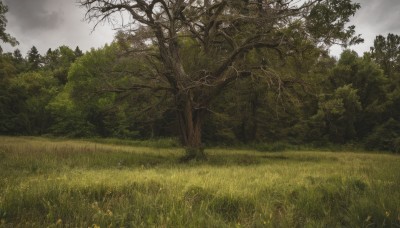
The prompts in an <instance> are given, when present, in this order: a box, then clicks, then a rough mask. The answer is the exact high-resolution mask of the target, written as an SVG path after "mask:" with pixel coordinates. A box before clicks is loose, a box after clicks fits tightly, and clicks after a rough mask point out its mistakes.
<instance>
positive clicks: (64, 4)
mask: <svg viewBox="0 0 400 228" xmlns="http://www.w3.org/2000/svg"><path fill="white" fill-rule="evenodd" d="M356 1H357V2H359V3H361V9H360V10H359V11H358V12H357V13H356V15H355V17H354V18H353V19H352V23H353V24H355V25H356V29H357V33H361V34H362V37H363V38H364V39H365V42H364V44H361V45H357V46H353V47H352V49H354V50H356V51H357V52H358V53H360V54H362V53H363V52H364V51H368V50H369V47H370V46H372V44H373V40H374V38H375V36H376V35H379V34H382V35H385V36H386V35H387V34H388V33H395V34H400V23H399V21H400V0H356ZM3 2H5V4H6V5H8V7H9V12H8V13H7V15H6V17H7V20H8V24H7V30H6V31H7V32H8V33H10V34H12V35H13V36H14V37H16V38H17V39H18V41H19V42H20V45H19V46H18V48H19V49H20V50H21V51H22V53H27V51H28V50H29V49H30V48H31V47H32V46H33V45H35V46H36V47H37V48H38V49H39V51H40V52H41V53H45V52H46V51H47V49H49V48H52V49H55V48H57V47H59V46H61V45H68V46H70V47H71V48H73V49H74V48H75V47H76V46H79V47H80V48H81V49H82V50H84V51H86V50H89V49H90V48H91V47H95V48H97V47H102V46H103V45H104V44H105V43H110V42H111V41H112V39H113V36H114V32H115V31H114V30H113V29H112V27H111V26H110V25H99V26H98V27H97V28H96V30H94V31H92V28H93V24H89V23H87V22H85V21H84V20H83V18H84V14H85V10H84V9H82V8H79V7H78V6H77V3H76V0H3ZM2 46H3V49H5V50H6V51H11V50H13V48H11V47H9V46H8V45H5V44H2ZM340 52H341V48H340V47H333V48H331V54H333V55H336V56H337V55H338V54H339V53H340Z"/></svg>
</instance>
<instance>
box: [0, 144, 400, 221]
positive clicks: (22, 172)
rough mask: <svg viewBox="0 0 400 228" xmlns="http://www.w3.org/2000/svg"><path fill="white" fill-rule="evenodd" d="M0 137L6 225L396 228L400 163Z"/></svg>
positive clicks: (1, 210) (1, 207) (374, 157)
mask: <svg viewBox="0 0 400 228" xmlns="http://www.w3.org/2000/svg"><path fill="white" fill-rule="evenodd" d="M207 153H208V155H209V160H208V161H206V162H193V163H188V164H182V163H179V162H178V161H179V157H181V156H182V155H183V154H184V151H183V150H182V149H179V148H175V147H171V148H149V147H139V146H128V145H120V144H119V145H115V144H113V145H110V144H105V143H98V142H85V141H73V140H48V139H44V138H13V137H0V170H1V172H0V227H16V226H22V227H47V226H50V227H58V226H60V227H63V226H65V227H153V226H156V227H235V226H236V227H304V226H308V227H337V226H340V227H343V226H344V227H366V226H373V227H396V226H400V200H399V199H400V157H399V156H395V155H390V154H371V153H368V154H364V153H351V152H341V153H334V152H315V151H312V152H307V151H302V152H298V151H287V152H274V153H268V152H262V153H261V152H257V151H250V150H224V149H210V150H207Z"/></svg>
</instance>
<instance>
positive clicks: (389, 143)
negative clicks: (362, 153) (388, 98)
mask: <svg viewBox="0 0 400 228" xmlns="http://www.w3.org/2000/svg"><path fill="white" fill-rule="evenodd" d="M365 148H366V149H368V150H386V151H393V152H396V153H400V122H399V121H396V120H394V119H390V120H388V121H387V122H385V123H383V124H382V125H379V126H377V127H376V128H375V129H374V130H373V132H372V133H371V135H370V136H368V137H367V139H366V143H365Z"/></svg>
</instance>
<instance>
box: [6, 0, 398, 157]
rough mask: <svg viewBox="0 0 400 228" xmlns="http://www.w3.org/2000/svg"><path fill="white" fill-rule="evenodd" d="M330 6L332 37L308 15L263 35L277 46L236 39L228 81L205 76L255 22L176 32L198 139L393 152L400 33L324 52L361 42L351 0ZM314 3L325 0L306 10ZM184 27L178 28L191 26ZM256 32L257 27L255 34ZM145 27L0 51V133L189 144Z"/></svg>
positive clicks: (10, 39) (215, 142)
mask: <svg viewBox="0 0 400 228" xmlns="http://www.w3.org/2000/svg"><path fill="white" fill-rule="evenodd" d="M82 4H84V3H82ZM332 4H337V8H338V9H335V10H340V8H339V7H350V9H351V10H350V12H345V11H341V12H328V13H331V14H333V13H335V15H336V16H334V17H333V19H331V21H328V23H331V22H333V23H336V24H332V23H331V24H329V25H325V26H331V28H335V31H337V32H336V34H333V35H332V37H323V31H314V30H315V28H313V26H314V27H315V26H319V28H320V29H324V27H323V25H319V24H318V23H319V22H318V23H317V22H315V23H314V21H313V20H317V19H318V17H319V16H320V15H318V14H315V15H314V14H311V16H309V18H307V20H304V21H303V22H302V21H301V20H298V21H294V22H292V23H291V24H290V26H288V27H284V28H282V29H281V30H282V31H279V30H277V31H275V32H274V34H272V35H271V36H273V37H272V38H269V39H273V40H274V39H276V37H278V38H279V39H281V37H285V39H287V42H286V43H285V44H283V43H284V42H283V41H280V42H281V43H282V44H281V46H282V47H280V46H276V47H272V46H271V47H269V48H257V47H256V46H255V45H253V46H251V47H249V48H247V47H245V46H242V47H239V48H238V47H236V48H238V49H240V48H242V49H245V51H243V52H241V53H240V54H238V56H235V60H234V62H230V63H227V64H228V65H229V66H228V67H227V68H226V69H222V71H223V74H230V75H231V76H228V79H227V80H226V79H224V84H222V83H220V84H218V83H219V82H218V80H219V79H218V80H217V79H215V80H214V79H210V78H212V77H216V76H212V75H209V76H207V74H208V72H212V71H217V70H220V69H216V68H217V67H218V64H219V62H224V61H226V55H227V54H226V53H229V52H232V47H234V46H238V45H245V44H240V43H239V42H241V41H242V40H245V38H246V39H247V41H251V42H253V41H252V40H251V39H256V38H257V37H246V36H249V35H248V33H249V31H252V30H254V29H257V28H254V27H251V26H250V25H249V23H253V21H243V22H240V23H242V24H240V23H239V22H236V21H234V20H233V19H232V18H227V19H226V20H229V22H230V23H231V24H232V26H237V27H243V29H241V30H240V31H239V32H232V31H230V30H229V27H227V28H223V29H222V28H221V29H220V30H221V31H222V32H220V33H219V34H217V33H216V34H215V35H213V37H209V38H207V37H205V35H204V34H200V32H197V31H195V33H194V35H192V36H183V35H182V36H181V37H180V38H177V39H176V40H175V41H174V42H176V45H177V48H176V50H178V51H179V53H180V55H181V57H180V58H179V64H180V66H181V67H182V68H183V69H184V71H185V72H186V74H188V75H192V76H193V78H192V79H190V83H186V84H187V85H183V87H186V88H189V89H188V90H187V91H189V92H188V93H190V94H192V95H191V96H192V97H193V98H192V101H193V103H195V104H194V105H193V110H198V111H199V113H201V115H200V114H199V116H201V117H202V118H201V127H199V130H198V131H200V135H201V136H200V137H201V138H199V139H197V141H199V142H197V144H199V145H200V144H201V146H203V147H204V146H207V145H214V146H215V145H220V146H224V145H232V146H241V145H256V144H263V143H275V144H281V145H305V144H307V145H312V146H317V147H324V146H329V145H356V146H357V147H360V148H364V149H367V150H384V151H392V152H399V151H400V119H399V118H400V108H399V107H400V37H399V36H398V35H395V34H383V35H379V36H377V37H376V39H375V41H374V44H373V46H372V47H371V48H370V51H369V52H365V53H364V54H363V55H362V56H359V55H358V54H357V53H356V52H354V51H351V50H344V51H343V53H342V54H341V55H340V57H339V58H335V57H332V56H330V54H329V51H328V49H327V47H328V46H327V45H329V44H332V43H333V42H334V41H338V40H342V44H343V45H345V44H349V43H348V40H349V39H353V40H354V38H357V39H358V40H356V42H357V41H360V37H356V36H354V28H353V27H351V26H350V27H349V28H346V27H344V25H345V23H346V22H347V21H348V18H349V17H350V16H351V14H353V13H354V12H355V11H356V10H357V8H358V7H359V5H358V4H355V3H351V2H349V1H346V3H335V1H333V3H332ZM346 4H347V5H346ZM229 7H243V6H235V5H233V6H229ZM318 7H323V5H322V4H321V6H316V7H314V9H315V8H318ZM4 9H6V7H5V6H3V5H2V14H3V15H2V19H1V22H2V28H3V29H2V36H1V37H2V40H3V41H4V42H9V43H12V44H16V43H17V41H16V39H15V38H13V37H12V36H10V35H9V34H7V33H6V32H5V25H6V22H7V21H6V18H5V17H4V12H6V11H5V10H4ZM92 9H94V6H93V7H92ZM251 10H253V9H251ZM280 10H281V11H282V12H286V11H288V9H286V8H284V7H281V9H280ZM100 12H101V11H100ZM312 12H313V11H312ZM192 13H194V12H192ZM214 13H215V15H216V14H217V12H214ZM240 13H242V12H240ZM248 13H251V12H246V14H248ZM253 13H254V12H253ZM187 14H188V15H189V14H190V12H187ZM313 15H314V16H315V18H312V16H313ZM95 16H98V15H96V14H94V15H92V17H95ZM233 16H237V15H233ZM286 17H289V16H286ZM335 18H336V19H337V20H336V19H335ZM92 19H93V18H92ZM181 20H182V19H181ZM257 20H259V21H260V20H261V21H262V20H264V19H263V18H262V17H260V18H258V19H257ZM335 20H336V21H337V22H335ZM210 23H211V22H210ZM276 23H278V22H276ZM300 23H305V24H306V25H305V27H304V26H303V25H301V24H300ZM312 23H314V24H312ZM147 27H149V26H147ZM189 27H190V26H189ZM244 28H245V29H244ZM267 29H268V28H267ZM181 30H182V31H180V32H181V33H182V34H184V33H185V31H187V30H185V29H181ZM188 30H190V29H188ZM243 31H245V32H243ZM178 32H179V31H178ZM263 32H264V31H259V30H258V33H259V34H258V35H257V36H260V34H262V33H263ZM266 32H269V31H266ZM149 33H151V32H150V31H149V30H148V28H146V27H144V26H142V27H140V29H138V30H137V31H136V32H135V33H132V32H131V33H130V32H124V31H120V32H118V33H117V34H116V36H115V39H114V42H112V43H111V44H108V45H105V46H104V47H102V48H98V49H92V50H90V51H87V52H86V53H83V52H82V51H81V50H80V48H79V47H76V48H73V47H67V46H60V47H58V48H57V49H54V50H52V49H51V48H49V49H48V51H47V52H46V53H43V54H41V53H39V52H38V50H37V49H36V47H35V46H33V47H32V48H31V49H30V50H29V52H28V53H26V54H25V53H21V52H20V51H19V49H17V47H16V49H15V51H13V52H1V53H0V70H1V71H0V80H1V83H0V86H1V89H0V93H1V95H0V110H1V111H0V134H2V135H30V136H39V135H45V136H56V137H60V136H61V137H73V138H79V137H84V138H92V137H101V138H123V139H143V140H145V139H159V138H174V139H176V140H177V141H179V142H182V143H183V145H188V143H189V142H188V141H187V140H186V141H185V137H186V136H185V135H187V133H185V132H184V131H182V128H185V126H182V118H180V117H179V116H180V110H182V109H184V107H181V106H182V105H180V104H177V100H178V99H180V98H179V96H180V95H179V96H178V95H176V94H178V93H179V94H180V93H181V91H184V90H183V89H180V91H178V90H176V89H175V88H173V86H170V83H166V82H165V81H166V80H169V79H168V77H164V78H160V77H162V76H160V77H159V76H154V75H163V74H164V76H165V72H166V71H168V69H166V68H168V66H166V64H165V61H164V60H162V58H163V57H162V56H160V55H162V53H160V51H159V50H158V48H157V46H159V44H158V43H157V42H156V41H149V40H151V39H153V38H149V37H151V36H152V35H151V34H149ZM189 33H190V32H189ZM210 33H211V31H210ZM229 33H231V34H229ZM275 33H276V34H275ZM196 34H197V35H198V36H199V37H200V35H202V36H204V37H203V38H201V39H202V40H206V39H214V40H211V41H208V42H209V44H207V45H208V49H210V50H209V51H208V52H207V51H206V50H205V49H204V50H203V47H202V46H201V45H199V41H197V40H196V39H197V38H196ZM221 34H222V35H221ZM274 36H276V37H274ZM317 38H318V39H317ZM164 39H167V38H165V37H164ZM321 39H322V40H323V41H321ZM261 41H262V40H257V42H261ZM268 41H269V42H272V41H270V40H268ZM158 42H160V41H158ZM168 42H169V41H168ZM251 42H250V43H249V42H247V43H246V45H250V44H252V43H251ZM346 42H347V43H346ZM215 43H216V44H215ZM232 45H233V46H232ZM160 58H161V59H160ZM215 58H216V59H217V60H215ZM228 68H229V69H228ZM227 69H228V70H227ZM228 71H229V72H228ZM230 71H235V72H236V73H232V72H230ZM207 77H208V78H207ZM221 77H222V76H221ZM223 77H226V76H223ZM213 80H214V81H213ZM196 83H197V84H196ZM210 88H213V89H214V90H213V91H212V90H211V89H210ZM174 89H175V90H176V91H174ZM171 91H172V92H171ZM177 91H178V92H177ZM171 93H172V95H171ZM174 94H175V95H174ZM199 94H200V95H199ZM204 94H206V95H204ZM210 94H211V95H210ZM204 100H206V101H204ZM195 105H197V106H199V107H194V106H195ZM194 115H196V113H193V116H194ZM183 119H185V118H183ZM186 119H187V118H186ZM193 119H194V117H193ZM183 125H184V124H183ZM186 128H187V127H186ZM182 132H183V133H182ZM197 144H196V145H195V146H197V147H198V146H199V145H197ZM189 146H190V145H189ZM278 147H279V146H278Z"/></svg>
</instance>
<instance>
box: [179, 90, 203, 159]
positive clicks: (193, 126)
mask: <svg viewBox="0 0 400 228" xmlns="http://www.w3.org/2000/svg"><path fill="white" fill-rule="evenodd" d="M181 102H182V103H181V105H178V107H179V109H178V119H179V127H180V131H181V137H182V143H183V145H184V146H185V149H186V154H185V156H184V157H183V158H182V159H181V161H183V162H187V161H190V160H197V161H199V160H206V155H205V153H204V148H203V145H202V141H201V127H202V122H203V119H204V114H205V113H204V110H202V109H195V107H194V106H193V103H192V100H191V99H190V97H185V98H184V100H181Z"/></svg>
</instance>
